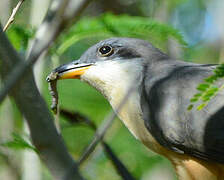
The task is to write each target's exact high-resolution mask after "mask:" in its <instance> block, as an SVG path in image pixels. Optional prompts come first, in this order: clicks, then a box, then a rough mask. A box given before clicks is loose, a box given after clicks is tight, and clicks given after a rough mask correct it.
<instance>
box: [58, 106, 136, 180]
mask: <svg viewBox="0 0 224 180" xmlns="http://www.w3.org/2000/svg"><path fill="white" fill-rule="evenodd" d="M60 114H61V116H63V117H65V118H66V119H67V120H68V121H69V122H70V123H72V124H79V123H82V124H83V123H84V124H85V125H88V127H90V128H91V129H93V130H94V131H96V125H95V124H94V122H93V121H92V120H90V119H88V118H87V117H86V116H85V115H83V114H80V113H79V112H70V111H68V110H66V109H60ZM101 143H102V146H103V149H104V152H105V154H106V155H107V156H108V158H109V159H110V160H111V162H112V164H113V165H114V167H115V169H116V171H117V173H118V174H119V175H120V176H121V177H122V179H123V180H135V178H134V177H133V176H132V175H131V173H130V172H129V171H128V169H127V168H126V167H125V165H124V164H123V163H122V162H121V161H120V159H119V158H118V157H117V156H116V154H115V153H114V152H113V150H112V149H111V147H110V146H109V144H107V143H106V142H105V141H104V140H103V139H102V141H101Z"/></svg>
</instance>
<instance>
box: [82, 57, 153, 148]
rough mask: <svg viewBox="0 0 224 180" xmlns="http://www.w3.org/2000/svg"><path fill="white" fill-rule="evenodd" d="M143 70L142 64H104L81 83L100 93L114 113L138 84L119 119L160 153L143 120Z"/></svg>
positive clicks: (85, 75) (138, 137) (100, 64)
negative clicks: (141, 85) (140, 93)
mask: <svg viewBox="0 0 224 180" xmlns="http://www.w3.org/2000/svg"><path fill="white" fill-rule="evenodd" d="M141 67H142V66H141V65H139V64H138V61H124V60H122V61H102V62H97V63H96V65H94V66H93V67H91V68H89V69H88V70H87V71H86V72H85V74H84V75H83V76H82V77H81V79H82V80H83V81H86V82H88V83H89V84H90V85H92V86H93V87H95V88H96V89H97V90H99V91H100V92H101V93H102V94H103V95H104V96H105V97H106V98H107V100H108V101H109V102H110V104H111V106H112V107H113V109H114V110H116V109H117V107H118V106H119V104H120V103H121V101H122V100H123V99H124V97H125V95H126V93H127V91H128V89H129V88H130V86H133V82H135V84H136V88H135V90H134V91H132V93H131V94H130V96H129V98H128V100H127V101H126V103H125V105H123V107H122V109H121V110H120V112H119V113H118V114H117V115H118V117H119V118H120V119H121V120H122V121H123V123H124V124H125V126H126V127H127V128H128V129H129V130H130V132H131V133H132V134H133V135H134V136H135V137H136V138H137V139H139V140H140V141H142V142H143V143H144V144H145V145H146V146H148V147H149V148H150V149H152V150H154V151H156V146H157V142H156V141H155V139H154V138H153V137H152V135H151V134H150V133H149V131H148V130H147V129H146V127H145V125H144V120H143V119H142V111H141V107H140V96H139V92H138V88H139V87H140V86H139V83H141V79H142V78H141V77H140V76H141V71H142V69H141Z"/></svg>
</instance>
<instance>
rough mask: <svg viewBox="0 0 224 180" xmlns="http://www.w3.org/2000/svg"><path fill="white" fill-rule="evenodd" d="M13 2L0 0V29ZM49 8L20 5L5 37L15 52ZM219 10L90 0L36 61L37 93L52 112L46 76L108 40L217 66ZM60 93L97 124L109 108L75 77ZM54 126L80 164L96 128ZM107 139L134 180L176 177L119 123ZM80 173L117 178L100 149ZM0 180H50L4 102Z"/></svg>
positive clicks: (197, 4) (223, 27) (185, 3)
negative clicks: (131, 40) (142, 44)
mask: <svg viewBox="0 0 224 180" xmlns="http://www.w3.org/2000/svg"><path fill="white" fill-rule="evenodd" d="M17 2H18V1H17V0H1V2H0V21H1V24H2V25H3V26H4V24H5V23H6V22H7V20H8V18H9V16H10V14H11V11H12V9H13V7H14V6H15V5H16V4H17ZM49 4H50V0H30V1H25V2H24V3H23V5H22V7H21V8H20V10H19V12H18V14H17V15H16V19H15V22H14V24H13V25H12V26H11V27H10V28H9V29H8V31H7V35H8V37H9V39H10V41H11V42H12V44H13V45H14V47H15V48H16V49H17V50H18V51H19V53H20V54H21V55H24V52H25V51H27V50H28V49H29V45H30V43H31V41H32V37H33V35H34V33H35V30H36V29H37V27H38V26H39V25H40V23H41V22H42V20H43V18H44V16H45V15H46V12H47V9H48V7H49ZM223 9H224V1H223V0H107V1H105V0H95V1H93V2H92V3H91V4H90V5H89V6H88V7H87V8H86V9H85V11H84V13H83V14H82V18H81V19H80V20H79V22H78V23H77V24H75V25H74V26H72V27H71V28H69V29H67V30H66V31H65V32H64V33H62V34H61V35H60V37H59V38H58V39H57V41H56V42H54V44H53V46H52V48H51V49H50V50H49V52H46V53H45V54H44V55H43V56H42V57H41V59H40V60H39V61H38V62H37V64H35V67H34V74H35V77H36V82H37V84H38V87H39V89H40V91H41V93H42V96H43V97H44V99H45V100H46V103H47V104H48V105H49V107H50V103H51V97H50V95H49V92H48V84H47V82H46V81H45V78H46V76H47V74H48V73H49V72H50V71H51V70H52V69H53V68H54V67H56V66H58V65H59V64H63V63H66V62H69V61H71V60H75V59H78V58H79V57H80V55H81V54H82V53H83V52H84V51H85V50H86V49H87V48H88V47H90V46H91V45H93V44H94V43H96V42H98V41H99V40H101V39H104V38H107V37H112V36H128V37H138V38H142V39H146V40H148V41H150V42H152V43H153V44H154V45H155V46H156V47H158V48H160V49H162V50H163V51H165V52H166V53H168V54H169V55H170V56H172V57H174V58H178V59H182V60H185V61H191V62H196V63H222V62H223V61H224V21H223V13H222V11H223ZM58 92H59V103H60V107H61V108H63V109H66V110H68V111H71V112H79V113H82V114H84V115H85V116H86V117H88V118H89V119H91V121H92V122H94V123H95V124H96V125H97V126H99V125H100V124H101V122H102V120H103V119H104V117H105V116H106V115H107V114H108V113H109V112H110V111H111V108H110V106H109V104H108V103H107V101H106V100H105V99H104V98H103V97H102V96H101V94H99V93H98V92H97V91H96V90H95V89H93V88H91V87H89V86H88V85H87V84H84V83H82V82H79V81H78V80H66V81H62V82H59V83H58ZM24 93H25V92H24ZM34 103H35V102H34ZM60 126H61V133H62V136H63V137H64V140H65V142H66V145H67V147H68V149H69V151H70V153H71V154H72V156H73V157H74V159H78V158H79V157H80V156H81V154H82V152H83V150H84V148H85V147H86V146H87V145H88V144H89V143H90V142H91V140H92V138H93V135H94V131H93V130H92V129H91V128H89V127H88V126H87V125H83V124H82V123H81V124H80V123H79V124H77V123H75V124H74V123H71V122H69V121H68V120H67V119H65V118H63V117H60ZM105 141H106V142H107V143H108V144H109V145H110V147H111V148H112V149H113V151H114V153H115V154H116V155H117V157H118V158H119V159H120V160H121V161H122V162H123V163H124V165H125V166H126V167H127V168H128V170H129V171H130V172H131V174H132V175H133V176H134V177H135V178H136V179H141V180H148V179H149V180H174V179H176V177H175V174H174V171H173V169H172V166H171V164H170V163H169V162H168V160H166V159H165V158H163V157H161V156H159V155H157V154H154V153H153V152H151V151H149V150H148V149H146V148H145V147H144V146H143V145H142V144H141V143H140V142H139V141H137V140H136V139H135V138H134V137H133V136H132V135H131V134H130V133H129V132H128V130H127V129H126V127H125V126H124V125H123V124H122V123H121V122H120V120H119V119H116V120H115V121H114V123H113V125H112V127H110V129H109V130H108V132H107V134H106V136H105ZM27 143H28V144H27ZM80 171H81V173H82V175H83V176H84V177H85V178H86V179H89V180H92V179H94V180H95V179H97V180H105V179H111V180H121V177H120V176H119V175H118V174H117V172H116V170H115V169H114V167H113V165H112V163H111V161H110V160H108V158H107V156H106V155H105V153H104V151H103V149H102V147H101V146H100V145H98V147H97V148H96V150H95V151H94V152H93V153H92V154H91V156H90V157H89V158H88V160H86V161H85V162H84V163H83V164H82V165H81V166H80ZM0 179H4V180H17V179H22V180H30V179H32V180H50V179H52V177H51V175H50V174H49V172H48V170H47V169H46V167H45V166H44V165H43V164H42V163H41V162H40V160H39V158H38V157H37V156H36V153H35V151H33V149H32V144H30V139H29V131H28V129H27V127H26V124H25V123H24V120H23V117H22V115H21V113H20V112H19V111H18V109H17V107H16V105H15V104H14V102H13V100H10V99H9V98H7V99H6V100H5V101H4V102H3V104H1V105H0Z"/></svg>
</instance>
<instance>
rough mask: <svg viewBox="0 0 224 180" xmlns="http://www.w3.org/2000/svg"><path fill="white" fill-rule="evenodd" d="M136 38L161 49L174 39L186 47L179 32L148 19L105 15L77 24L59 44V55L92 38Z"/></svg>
mask: <svg viewBox="0 0 224 180" xmlns="http://www.w3.org/2000/svg"><path fill="white" fill-rule="evenodd" d="M115 36H116V37H134V38H140V39H145V40H148V41H150V42H151V43H152V44H154V45H155V46H157V47H159V48H162V49H163V48H165V47H163V46H161V44H162V45H164V44H165V43H164V42H167V40H168V39H169V38H174V39H175V40H177V41H178V42H179V43H180V44H181V45H183V46H186V42H185V41H184V39H183V37H182V35H181V34H180V33H179V31H178V30H176V29H174V28H173V27H171V26H169V25H165V24H161V23H159V22H156V21H154V20H151V19H149V18H147V17H138V16H129V15H113V14H111V13H105V14H103V15H101V16H98V17H84V18H82V19H81V20H80V21H79V22H77V24H75V25H74V26H73V27H72V28H71V29H70V31H69V32H68V34H66V36H65V35H64V36H63V37H62V38H61V41H60V42H59V44H60V45H59V47H58V49H57V54H58V55H61V54H63V53H64V52H65V51H66V50H67V49H68V48H69V47H70V46H71V45H73V44H75V43H77V42H78V41H80V40H82V39H86V38H91V37H95V38H96V37H98V38H99V39H104V38H109V37H115Z"/></svg>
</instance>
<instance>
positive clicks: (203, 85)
mask: <svg viewBox="0 0 224 180" xmlns="http://www.w3.org/2000/svg"><path fill="white" fill-rule="evenodd" d="M209 86H210V85H209V84H199V86H198V87H197V90H199V91H202V92H203V91H205V90H206V89H207V88H209Z"/></svg>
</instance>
